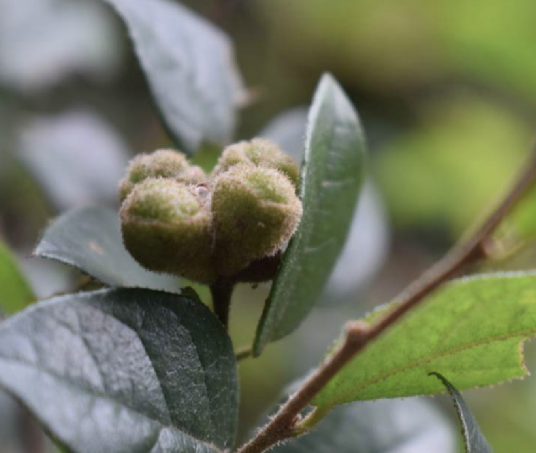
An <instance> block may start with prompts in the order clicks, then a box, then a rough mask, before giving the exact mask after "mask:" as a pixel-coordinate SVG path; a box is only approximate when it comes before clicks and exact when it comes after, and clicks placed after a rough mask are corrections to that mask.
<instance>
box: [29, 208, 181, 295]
mask: <svg viewBox="0 0 536 453" xmlns="http://www.w3.org/2000/svg"><path fill="white" fill-rule="evenodd" d="M34 255H35V256H38V257H40V258H50V259H53V260H56V261H60V262H62V263H65V264H68V265H70V266H74V267H76V268H77V269H79V270H81V271H82V272H85V273H86V274H88V275H90V276H92V277H94V278H96V279H97V280H100V281H101V282H103V283H105V284H106V285H110V286H119V287H122V286H124V287H139V288H150V289H161V290H166V291H170V292H180V288H179V281H178V279H177V278H176V277H172V276H167V275H159V274H156V273H154V272H151V271H148V270H145V269H143V268H142V267H141V266H140V265H139V264H138V263H137V261H135V260H134V258H132V257H131V256H130V254H129V253H128V252H127V250H126V249H125V247H124V245H123V239H122V237H121V229H120V225H119V217H118V214H117V212H115V211H112V210H111V209H108V208H104V207H98V206H94V207H86V208H81V209H74V210H72V211H69V212H67V213H66V214H64V215H62V216H60V217H59V218H58V219H56V220H55V221H54V222H53V223H52V225H50V226H49V227H48V228H47V229H46V230H45V233H44V234H43V238H42V239H41V242H39V244H38V245H37V247H36V249H35V251H34Z"/></svg>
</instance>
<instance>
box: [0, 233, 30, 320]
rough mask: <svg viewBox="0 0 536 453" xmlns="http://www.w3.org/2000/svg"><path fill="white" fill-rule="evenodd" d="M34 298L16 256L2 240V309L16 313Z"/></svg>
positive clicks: (0, 262)
mask: <svg viewBox="0 0 536 453" xmlns="http://www.w3.org/2000/svg"><path fill="white" fill-rule="evenodd" d="M32 300H34V295H33V291H32V289H31V288H30V285H29V284H28V282H27V281H26V279H25V278H24V276H23V275H22V273H21V271H20V270H19V267H18V265H17V262H16V261H15V258H14V257H13V256H11V253H9V250H8V249H7V247H6V246H5V245H4V244H3V243H2V242H0V311H1V312H4V313H6V314H11V313H15V312H17V311H19V310H22V309H23V308H24V307H26V305H28V304H29V303H30V302H31V301H32Z"/></svg>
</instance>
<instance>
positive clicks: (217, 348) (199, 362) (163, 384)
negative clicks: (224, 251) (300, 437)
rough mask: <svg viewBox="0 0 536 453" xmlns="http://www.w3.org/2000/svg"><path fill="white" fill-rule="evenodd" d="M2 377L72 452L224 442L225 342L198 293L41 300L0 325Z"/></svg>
mask: <svg viewBox="0 0 536 453" xmlns="http://www.w3.org/2000/svg"><path fill="white" fill-rule="evenodd" d="M0 385H1V386H3V387H5V388H6V390H7V391H8V392H10V393H11V394H12V395H14V396H16V397H17V398H18V399H19V400H20V401H22V402H23V403H24V404H25V405H26V406H27V407H28V408H29V409H30V410H31V411H32V412H33V413H34V414H35V415H36V416H37V417H38V419H39V420H40V421H41V423H43V425H44V426H45V427H46V428H47V429H48V430H49V431H50V432H51V433H52V434H53V435H54V436H55V437H56V438H58V439H59V440H60V441H61V442H62V443H64V444H65V445H67V446H68V447H69V449H70V450H72V451H73V452H76V453H103V452H106V453H133V452H135V453H149V452H151V453H156V452H159V453H167V452H169V453H171V452H173V453H186V452H191V453H214V452H216V451H219V450H223V449H226V448H229V447H231V445H232V443H233V438H234V433H235V429H236V422H237V409H238V386H237V375H236V361H235V358H234V354H233V349H232V345H231V342H230V340H229V338H228V336H227V334H226V333H225V331H224V329H223V327H222V326H221V324H220V323H219V321H218V320H217V319H216V318H215V317H214V316H213V315H212V313H210V311H209V310H208V308H206V307H205V306H204V305H203V304H201V302H199V301H198V300H193V299H189V298H186V297H183V296H177V295H173V294H169V293H163V292H155V291H150V290H142V289H112V290H110V289H108V290H101V291H95V292H91V293H84V294H77V295H68V296H64V297H58V298H55V299H51V300H49V301H47V302H42V303H39V304H38V305H35V306H33V307H32V308H30V309H27V310H26V311H24V312H22V313H20V314H17V315H15V316H14V317H12V318H11V319H9V320H7V321H5V322H4V323H3V324H1V325H0Z"/></svg>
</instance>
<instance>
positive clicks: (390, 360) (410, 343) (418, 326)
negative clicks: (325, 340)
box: [313, 273, 536, 409]
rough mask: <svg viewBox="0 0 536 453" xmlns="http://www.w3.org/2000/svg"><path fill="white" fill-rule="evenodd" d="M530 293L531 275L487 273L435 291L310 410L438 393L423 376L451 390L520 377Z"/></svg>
mask: <svg viewBox="0 0 536 453" xmlns="http://www.w3.org/2000/svg"><path fill="white" fill-rule="evenodd" d="M535 288H536V274H532V273H528V274H524V273H511V274H490V275H484V276H479V277H472V278H467V279H462V280H457V281H455V282H452V283H449V284H447V285H445V286H443V287H442V288H441V289H440V290H438V291H437V292H435V293H433V294H432V295H431V296H429V297H428V300H427V301H426V302H425V303H424V304H423V305H421V306H420V307H418V308H417V309H416V310H414V311H413V312H411V313H409V314H408V315H407V316H406V317H404V318H403V319H402V320H401V321H400V322H398V323H397V324H395V325H394V326H393V327H392V328H391V329H390V330H388V331H387V332H386V333H385V334H384V335H382V336H381V337H379V338H378V339H377V340H375V341H374V342H373V343H372V344H370V345H369V346H368V347H367V348H366V349H365V350H363V351H362V352H361V353H360V354H358V355H357V356H356V357H355V358H354V359H352V360H351V361H350V362H349V363H348V365H346V366H345V367H344V368H343V369H342V370H341V371H340V372H339V373H338V374H337V375H335V377H334V378H333V379H332V380H331V381H330V382H329V383H328V385H327V386H326V387H325V388H324V389H323V390H322V391H321V392H320V393H319V394H318V395H317V396H316V397H315V399H314V401H313V404H314V405H316V406H319V407H321V408H323V409H328V408H330V407H333V406H335V405H338V404H344V403H348V402H350V401H355V400H369V399H377V398H394V397H399V396H411V395H420V394H434V393H438V392H441V391H443V387H442V384H441V383H440V382H439V381H438V380H436V379H429V378H428V374H429V373H431V372H438V373H441V374H448V376H449V379H451V380H452V382H453V383H454V385H455V386H456V388H458V389H465V388H469V387H475V386H484V385H491V384H496V383H499V382H503V381H506V380H509V379H514V378H520V377H523V376H525V375H526V374H527V370H526V368H525V365H524V362H523V352H522V348H521V347H520V345H521V344H522V343H523V341H524V340H525V339H527V338H528V337H531V336H533V335H535V334H536V289H535ZM391 308H392V305H388V306H386V307H384V308H383V309H381V310H380V311H377V312H375V313H373V314H372V315H370V316H368V317H367V318H365V321H368V322H371V321H373V320H374V319H377V318H378V317H379V316H380V315H381V314H384V313H385V312H386V311H387V310H389V309H391Z"/></svg>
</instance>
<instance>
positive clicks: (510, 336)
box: [326, 328, 536, 407]
mask: <svg viewBox="0 0 536 453" xmlns="http://www.w3.org/2000/svg"><path fill="white" fill-rule="evenodd" d="M533 335H536V328H534V329H527V330H526V331H521V332H516V333H515V334H503V335H497V336H495V337H490V338H489V339H485V340H481V341H477V342H474V343H470V344H468V345H461V346H459V347H457V348H452V349H449V350H446V351H443V352H441V353H439V354H431V355H427V356H424V357H421V358H420V359H417V360H414V361H413V362H409V363H407V364H405V365H402V366H399V367H395V368H392V369H391V370H389V371H387V372H385V373H383V374H380V375H378V376H376V377H374V378H372V379H369V380H368V381H365V382H363V383H362V385H360V386H357V387H353V388H352V389H351V390H348V391H347V392H344V393H343V394H342V395H341V396H339V397H337V398H336V399H335V400H334V401H333V402H330V403H329V404H328V405H326V406H329V407H333V406H336V405H339V404H343V403H345V402H347V401H348V398H349V397H350V396H351V395H353V394H354V393H356V392H359V391H361V390H364V389H366V388H367V387H369V386H371V385H374V384H377V383H379V382H381V381H384V380H386V379H388V378H390V377H392V376H394V375H396V374H400V373H404V372H406V371H408V370H410V369H412V368H417V367H418V366H420V365H423V364H425V363H427V362H431V361H432V360H435V359H439V358H442V357H447V356H449V355H453V354H457V353H458V352H462V351H467V350H470V349H473V348H476V347H479V346H482V345H485V344H491V343H494V342H497V341H504V340H509V339H513V338H516V337H520V342H524V341H526V340H527V339H528V337H530V336H533ZM521 354H523V352H521ZM521 365H522V364H521ZM352 400H358V398H352Z"/></svg>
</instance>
